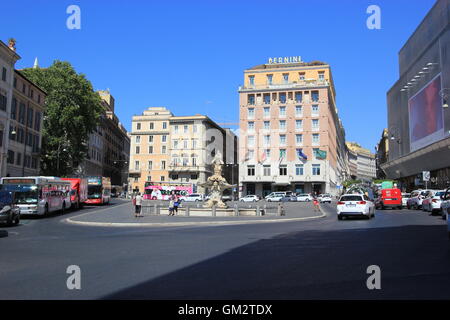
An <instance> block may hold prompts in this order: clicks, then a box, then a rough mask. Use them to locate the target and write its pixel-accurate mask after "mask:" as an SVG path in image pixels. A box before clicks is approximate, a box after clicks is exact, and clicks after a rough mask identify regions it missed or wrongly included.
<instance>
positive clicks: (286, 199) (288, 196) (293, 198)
mask: <svg viewBox="0 0 450 320" xmlns="http://www.w3.org/2000/svg"><path fill="white" fill-rule="evenodd" d="M281 201H282V202H297V196H296V195H295V194H294V193H289V194H285V195H284V196H283V198H281Z"/></svg>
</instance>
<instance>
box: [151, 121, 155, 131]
mask: <svg viewBox="0 0 450 320" xmlns="http://www.w3.org/2000/svg"><path fill="white" fill-rule="evenodd" d="M154 128H155V124H154V123H153V122H150V130H153V129H154Z"/></svg>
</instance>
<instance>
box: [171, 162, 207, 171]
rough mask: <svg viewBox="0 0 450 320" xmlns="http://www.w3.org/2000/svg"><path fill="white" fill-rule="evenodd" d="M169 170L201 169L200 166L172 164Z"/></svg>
mask: <svg viewBox="0 0 450 320" xmlns="http://www.w3.org/2000/svg"><path fill="white" fill-rule="evenodd" d="M169 171H175V172H198V171H200V166H192V165H182V164H171V165H169Z"/></svg>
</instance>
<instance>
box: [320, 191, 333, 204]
mask: <svg viewBox="0 0 450 320" xmlns="http://www.w3.org/2000/svg"><path fill="white" fill-rule="evenodd" d="M318 200H319V202H321V203H327V202H328V203H331V201H332V200H333V198H332V197H331V195H330V194H327V193H326V194H322V195H320V198H318Z"/></svg>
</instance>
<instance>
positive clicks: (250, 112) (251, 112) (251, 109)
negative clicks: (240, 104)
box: [248, 108, 255, 119]
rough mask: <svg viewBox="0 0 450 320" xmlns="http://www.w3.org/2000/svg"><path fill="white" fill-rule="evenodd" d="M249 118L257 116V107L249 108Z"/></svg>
mask: <svg viewBox="0 0 450 320" xmlns="http://www.w3.org/2000/svg"><path fill="white" fill-rule="evenodd" d="M248 118H249V119H254V118H255V109H254V108H248Z"/></svg>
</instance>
